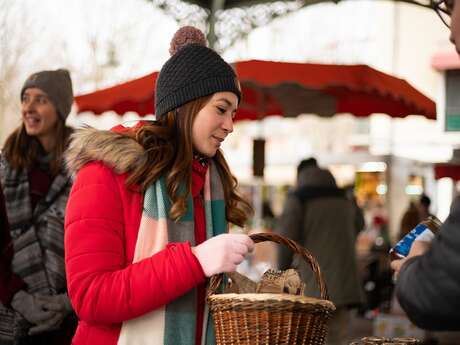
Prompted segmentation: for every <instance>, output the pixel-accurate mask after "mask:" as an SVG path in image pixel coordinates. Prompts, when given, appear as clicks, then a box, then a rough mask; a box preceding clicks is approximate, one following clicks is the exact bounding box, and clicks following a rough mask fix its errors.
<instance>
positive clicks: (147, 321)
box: [65, 27, 254, 345]
mask: <svg viewBox="0 0 460 345" xmlns="http://www.w3.org/2000/svg"><path fill="white" fill-rule="evenodd" d="M204 42H205V40H204V36H203V34H202V33H201V32H200V31H199V30H197V29H194V28H191V27H185V28H182V29H181V30H179V31H178V32H177V33H176V35H175V37H174V39H173V41H172V43H171V50H170V51H171V54H172V57H171V58H170V59H169V60H168V61H167V62H166V63H165V65H164V66H163V68H162V69H161V72H160V75H159V78H158V80H157V84H156V95H155V106H156V116H157V120H156V121H154V122H152V123H144V124H142V125H141V126H138V127H136V128H134V129H124V128H118V129H117V130H116V131H102V132H101V131H95V130H91V129H89V130H88V129H87V130H83V131H82V132H79V134H78V135H76V136H75V140H74V141H73V142H72V144H71V148H70V150H69V155H68V156H67V161H68V164H69V166H70V167H71V170H73V171H78V174H77V176H76V180H75V183H74V186H73V188H72V192H71V195H70V199H69V203H68V207H67V214H66V238H65V244H66V268H67V277H68V287H69V295H70V297H71V300H72V304H73V306H74V307H75V310H76V313H77V315H78V317H79V319H80V322H79V326H78V329H77V332H76V335H75V337H74V340H73V342H74V344H76V345H79V344H107V345H111V344H171V345H173V344H180V345H184V344H210V343H213V341H214V336H213V333H212V326H210V325H211V324H212V320H211V319H210V318H209V316H208V311H207V308H206V307H205V278H206V277H210V276H212V275H214V274H217V273H222V272H231V271H234V270H235V269H236V266H237V265H238V264H239V263H241V262H242V260H243V259H244V257H245V255H246V254H247V253H248V252H249V251H251V250H252V248H253V245H254V244H253V242H252V240H251V239H250V238H249V237H248V236H247V235H243V234H227V233H226V232H227V230H228V225H227V222H230V223H233V224H236V225H239V226H243V224H244V223H245V221H246V220H247V218H248V216H249V215H250V213H251V212H252V209H251V207H250V205H249V204H248V203H247V202H246V201H245V200H243V199H242V198H241V197H240V195H239V194H238V193H237V191H236V187H237V182H236V179H235V178H234V177H233V176H232V175H231V173H230V170H229V168H228V166H227V164H226V161H225V159H224V157H223V154H222V152H221V151H220V149H219V148H220V145H221V143H222V142H223V141H224V140H225V138H226V137H227V136H228V135H229V134H230V133H231V132H232V131H233V117H234V115H235V112H236V110H237V107H238V104H239V101H240V97H241V91H240V88H239V83H238V80H237V78H236V75H235V73H234V71H233V69H232V68H231V66H230V65H228V64H227V63H226V62H225V61H224V60H223V59H222V58H221V57H220V56H219V55H218V54H217V53H216V52H214V51H213V50H211V49H209V48H207V47H206V46H205V45H203V43H204Z"/></svg>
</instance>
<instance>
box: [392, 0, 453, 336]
mask: <svg viewBox="0 0 460 345" xmlns="http://www.w3.org/2000/svg"><path fill="white" fill-rule="evenodd" d="M433 3H434V7H435V10H436V12H437V13H438V14H439V15H440V16H441V19H443V22H444V23H445V24H446V25H447V26H448V27H449V28H450V32H451V34H450V40H451V42H452V43H453V44H454V45H455V48H456V50H457V53H459V54H460V0H442V1H439V0H435V1H433ZM444 15H447V16H444ZM391 265H392V267H393V269H394V270H395V272H396V273H397V283H396V295H397V297H398V300H399V303H400V304H401V307H402V308H403V309H404V311H405V312H406V313H407V315H408V317H409V318H410V319H411V320H412V321H413V322H414V323H415V324H416V325H417V326H418V327H420V328H424V329H428V330H438V331H459V330H460V312H459V310H460V197H459V196H457V197H456V198H455V199H454V201H453V203H452V206H451V209H450V213H449V216H448V217H447V219H446V221H445V222H444V224H443V225H442V226H441V228H440V232H439V235H438V236H436V237H435V238H434V239H433V240H432V241H431V242H425V241H415V242H414V243H413V245H412V247H411V250H410V252H409V255H408V256H407V257H406V258H404V259H401V260H394V261H393V262H392V263H391Z"/></svg>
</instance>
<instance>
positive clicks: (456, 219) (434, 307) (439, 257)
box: [391, 202, 460, 330]
mask: <svg viewBox="0 0 460 345" xmlns="http://www.w3.org/2000/svg"><path fill="white" fill-rule="evenodd" d="M429 246H430V245H429V244H427V243H426V242H422V241H415V242H414V244H413V246H412V248H411V251H410V253H409V255H408V257H407V258H406V259H403V260H395V261H393V262H392V264H391V265H392V268H393V269H395V271H396V272H397V284H396V294H397V297H398V300H399V302H400V304H401V307H402V308H403V309H404V311H405V312H406V313H407V315H408V317H409V318H410V319H411V320H412V321H413V322H414V323H415V324H416V325H417V326H419V327H421V328H424V329H430V330H459V329H460V312H459V310H460V203H459V202H457V203H455V204H454V205H453V207H452V209H451V214H450V215H449V217H448V218H447V220H446V222H445V223H444V225H443V226H442V227H441V232H440V234H439V235H438V236H437V237H436V238H435V239H434V240H433V241H432V242H431V247H430V248H429V249H428V247H429Z"/></svg>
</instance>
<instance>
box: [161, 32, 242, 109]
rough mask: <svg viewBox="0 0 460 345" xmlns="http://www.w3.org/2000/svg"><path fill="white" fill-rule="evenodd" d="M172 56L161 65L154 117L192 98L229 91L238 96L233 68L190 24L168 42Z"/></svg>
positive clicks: (237, 83) (239, 92)
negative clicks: (208, 45)
mask: <svg viewBox="0 0 460 345" xmlns="http://www.w3.org/2000/svg"><path fill="white" fill-rule="evenodd" d="M169 51H170V53H171V57H170V58H169V60H168V61H166V63H165V64H164V65H163V67H162V69H161V71H160V75H159V76H158V79H157V82H156V88H155V114H156V116H157V118H159V117H160V116H161V115H164V114H166V113H167V112H169V111H171V110H173V109H176V108H178V107H180V106H181V105H183V104H186V103H188V102H190V101H192V100H194V99H197V98H200V97H204V96H209V95H212V94H214V93H216V92H224V91H229V92H233V93H234V94H235V95H236V96H237V97H238V102H239V101H240V99H241V90H240V85H239V82H238V79H237V77H236V74H235V71H234V70H233V68H232V67H231V66H230V65H229V64H228V63H226V62H225V61H224V60H223V59H222V58H221V57H220V55H219V54H217V53H216V52H215V51H214V50H212V49H210V48H208V47H206V40H205V38H204V35H203V33H202V32H201V31H200V30H198V29H196V28H194V27H191V26H185V27H183V28H181V29H179V30H178V31H177V32H176V34H175V35H174V37H173V40H172V41H171V48H170V50H169Z"/></svg>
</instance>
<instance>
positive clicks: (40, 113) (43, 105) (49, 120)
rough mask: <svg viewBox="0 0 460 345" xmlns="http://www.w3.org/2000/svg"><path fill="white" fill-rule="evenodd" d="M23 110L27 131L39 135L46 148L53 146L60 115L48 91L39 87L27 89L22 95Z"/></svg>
mask: <svg viewBox="0 0 460 345" xmlns="http://www.w3.org/2000/svg"><path fill="white" fill-rule="evenodd" d="M21 111H22V121H23V123H24V127H25V129H26V133H27V134H28V135H30V136H35V137H37V139H38V140H39V141H40V142H41V143H42V145H43V146H44V147H45V149H46V148H47V147H49V146H52V143H53V142H54V140H55V137H54V131H55V129H56V125H57V122H58V121H59V117H58V113H57V111H56V107H55V106H54V104H53V103H52V102H51V101H50V100H49V98H48V96H47V95H46V93H45V92H43V91H42V90H40V89H38V88H29V89H26V90H25V91H24V94H23V96H22V101H21Z"/></svg>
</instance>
